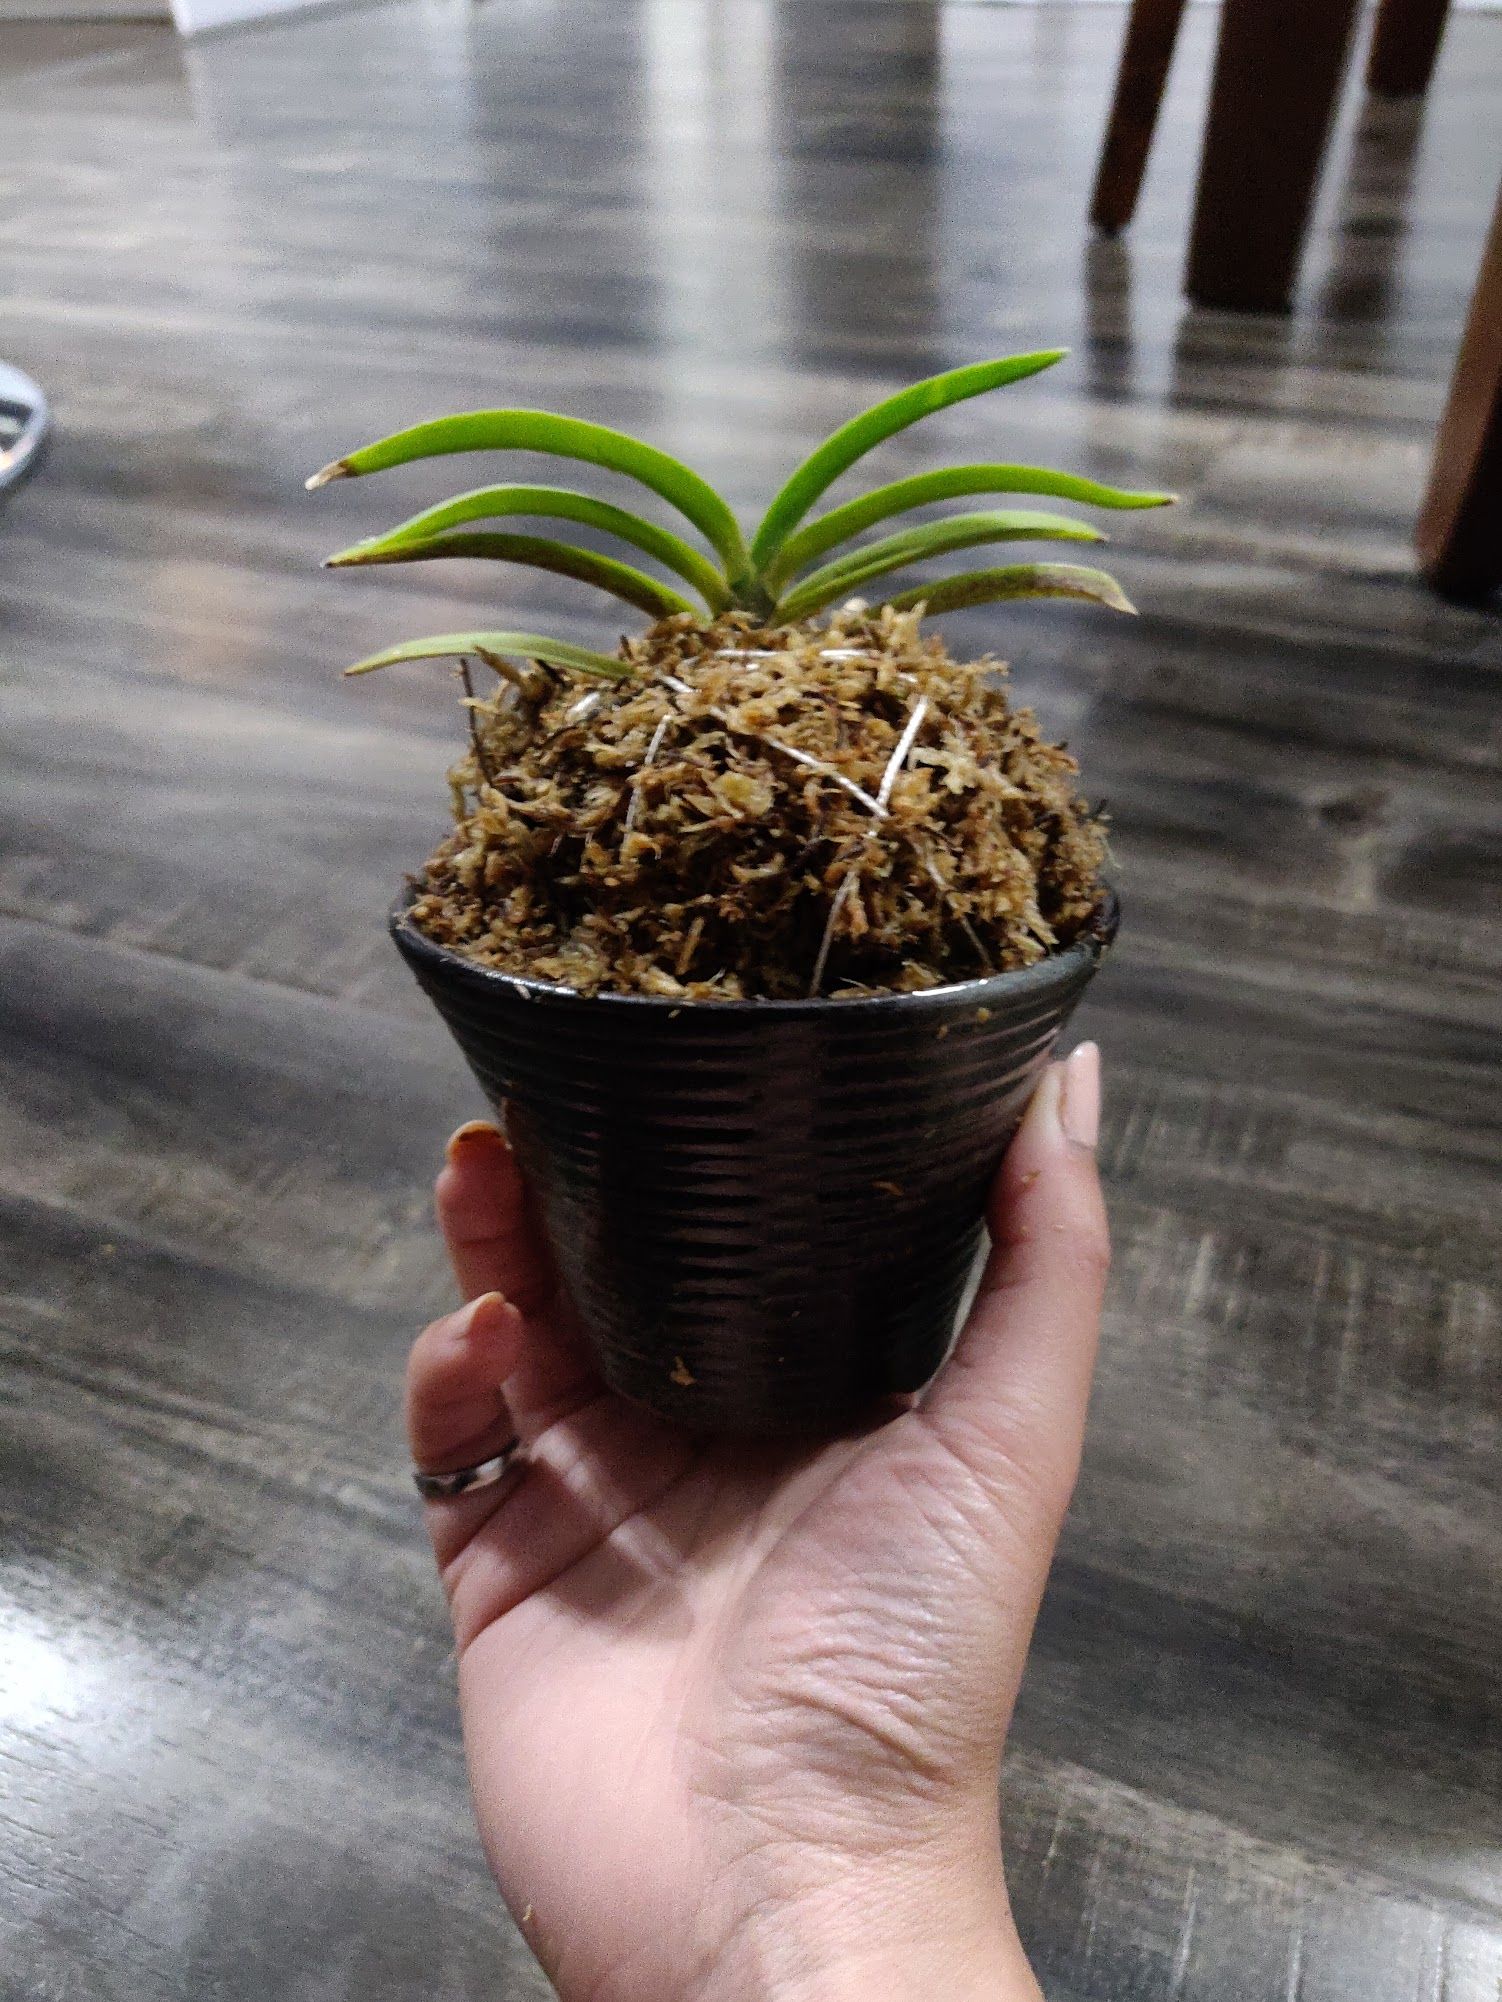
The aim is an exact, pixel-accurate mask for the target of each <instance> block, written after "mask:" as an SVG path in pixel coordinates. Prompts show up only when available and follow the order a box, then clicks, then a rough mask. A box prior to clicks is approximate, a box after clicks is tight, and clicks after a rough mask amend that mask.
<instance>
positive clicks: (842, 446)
mask: <svg viewBox="0 0 1502 2002" xmlns="http://www.w3.org/2000/svg"><path fill="white" fill-rule="evenodd" d="M1067 353H1068V349H1067V348H1046V349H1044V350H1042V351H1041V352H1040V353H1038V354H1027V355H1008V356H1005V357H1003V358H1002V359H1001V360H999V361H979V362H972V363H970V364H969V366H968V367H965V368H954V369H949V370H948V371H947V372H946V373H945V374H943V375H931V376H929V377H928V379H927V380H926V381H924V382H915V383H913V384H912V385H911V387H909V388H907V389H904V390H901V391H899V393H898V394H897V395H896V396H889V397H888V398H887V399H886V400H885V402H882V403H877V404H874V405H873V406H872V407H871V409H869V410H864V411H862V412H861V414H860V416H858V417H852V418H851V420H850V422H849V423H848V424H842V425H841V426H840V428H839V430H838V431H835V432H833V433H832V434H831V435H830V436H829V437H828V438H826V439H825V441H824V443H823V444H822V445H821V446H820V447H819V449H818V450H817V451H816V452H814V453H812V454H811V455H810V456H809V457H808V458H807V459H805V460H804V462H803V464H802V465H801V466H800V467H799V468H798V470H797V471H796V472H795V473H794V474H793V476H792V478H791V479H789V480H788V482H787V484H786V485H785V486H784V487H783V488H782V491H781V492H780V493H779V494H778V495H777V496H776V498H775V499H774V500H773V502H772V505H771V506H770V507H769V508H768V509H767V511H766V514H765V515H764V516H763V517H762V522H761V526H760V528H758V529H757V531H756V537H755V540H754V541H753V542H752V544H751V562H752V566H753V568H754V569H755V571H756V572H757V574H758V575H764V574H765V572H766V570H767V568H768V566H769V565H770V563H771V562H772V559H773V558H774V557H775V556H776V554H777V552H778V550H779V549H780V548H781V547H782V544H783V542H784V541H785V539H786V537H787V535H788V533H789V531H790V530H791V529H793V528H795V527H796V526H797V525H798V523H799V522H800V521H802V519H803V517H804V516H805V515H806V514H807V513H808V511H809V509H810V508H811V507H812V506H813V504H814V502H815V501H816V500H817V499H818V498H819V496H820V494H821V493H823V492H824V490H825V488H826V487H828V486H831V485H832V484H833V483H834V481H835V480H837V479H838V478H839V476H840V474H841V473H843V472H845V471H846V470H847V468H848V467H850V466H853V465H854V464H855V462H856V460H857V459H861V458H864V457H865V455H866V453H867V452H869V451H870V450H871V449H872V447H873V446H875V445H879V444H880V443H881V442H882V440H883V439H884V438H890V437H892V436H893V435H894V434H895V433H896V432H898V431H905V430H906V429H907V427H908V426H909V425H910V424H916V423H917V422H918V420H919V418H921V417H929V416H931V415H932V414H933V412H934V411H936V410H947V409H948V408H949V406H950V405H951V404H952V403H963V402H964V401H965V400H966V398H967V397H971V396H982V395H984V394H985V392H986V391H987V390H988V389H1000V388H1002V387H1003V385H1004V384H1006V383H1009V382H1020V381H1021V380H1022V379H1023V377H1024V376H1029V375H1036V374H1037V373H1038V371H1039V370H1040V369H1045V368H1052V366H1053V364H1054V363H1055V362H1057V361H1062V360H1063V359H1064V356H1065V355H1066V354H1067Z"/></svg>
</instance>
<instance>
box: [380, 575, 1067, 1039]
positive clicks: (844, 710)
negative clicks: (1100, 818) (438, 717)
mask: <svg viewBox="0 0 1502 2002" xmlns="http://www.w3.org/2000/svg"><path fill="white" fill-rule="evenodd" d="M623 651H624V654H625V657H626V658H627V659H628V660H630V662H631V664H632V667H633V669H634V673H633V678H632V679H631V680H630V681H629V682H621V683H616V684H613V685H611V686H609V687H608V688H600V689H596V690H594V691H592V692H590V693H587V694H585V695H583V696H582V697H581V695H580V693H579V690H578V688H577V686H576V685H574V684H571V683H567V682H564V681H562V680H561V679H560V680H559V681H558V682H555V683H552V684H550V685H549V686H548V688H547V690H546V693H545V694H543V695H542V697H541V699H540V700H537V701H529V700H528V699H527V698H526V697H524V696H522V695H520V694H518V693H516V692H514V691H512V692H509V693H508V694H506V695H503V696H502V697H500V698H499V699H498V700H496V701H493V702H478V703H476V705H475V707H474V712H473V713H474V715H475V719H476V744H475V748H474V750H472V751H471V753H470V755H469V756H468V757H467V758H465V759H464V760H463V762H462V763H461V764H460V765H458V766H457V767H456V768H455V771H454V773H453V779H454V784H455V798H456V823H457V824H456V826H455V829H454V832H453V833H452V834H451V835H450V836H449V838H448V839H447V840H446V841H445V842H444V843H443V845H442V846H441V847H440V849H439V850H438V852H437V854H436V855H434V856H433V858H432V860H431V861H430V862H429V863H428V865H427V869H426V871H425V872H424V876H423V879H422V891H421V894H420V895H419V896H418V898H417V900H416V902H415V903H414V904H413V906H412V913H411V914H412V919H413V922H414V923H416V924H417V925H418V926H419V927H420V929H422V930H423V931H425V932H426V933H427V934H428V936H429V937H431V938H432V939H434V940H435V941H437V942H438V943H440V944H443V945H448V946H451V947H453V948H455V949H456V950H458V951H460V952H463V953H465V954H466V955H467V956H469V957H470V958H473V959H477V960H479V961H481V962H482V963H484V964H486V965H489V966H495V967H499V968H502V969H504V970H505V971H507V972H510V973H517V974H523V975H527V976H530V977H533V978H537V979H544V980H552V981H557V982H560V983H562V984H564V985H567V986H569V987H573V988H576V989H578V990H579V991H581V992H583V993H593V992H596V991H598V990H600V989H608V990H613V991H617V992H639V993H646V994H659V995H669V996H679V997H682V998H685V999H689V1000H696V1001H697V1000H714V999H725V1000H728V999H738V998H742V997H747V996H767V997H772V998H775V999H791V998H795V997H799V996H803V995H807V994H810V993H826V992H827V993H830V994H833V995H835V996H837V997H838V996H840V995H851V994H857V993H865V992H869V991H871V990H873V989H883V988H887V989H898V990H912V989H917V988H925V987H936V986H940V985H943V984H946V983H948V982H951V981H957V980H966V979H973V978H975V977H977V976H979V975H983V974H986V973H991V972H998V971H1001V970H1002V969H1004V968H1007V967H1016V966H1025V965H1028V964H1029V963H1030V962H1031V961H1033V960H1036V959H1039V958H1041V957H1042V956H1043V955H1044V954H1045V953H1046V952H1049V951H1051V950H1052V949H1054V948H1055V947H1056V946H1060V945H1065V944H1068V943H1069V942H1070V941H1071V940H1072V939H1073V938H1074V937H1075V936H1076V935H1077V934H1078V932H1079V931H1080V929H1081V927H1082V926H1083V925H1085V924H1086V923H1088V922H1089V920H1090V917H1091V915H1092V913H1093V911H1094V909H1095V906H1096V903H1097V901H1098V898H1099V885H1098V880H1097V875H1098V870H1099V867H1100V863H1101V860H1102V856H1103V852H1104V842H1103V840H1102V836H1101V832H1100V828H1099V826H1098V824H1097V822H1096V821H1095V820H1094V819H1092V818H1091V816H1090V815H1089V813H1088V812H1087V810H1086V809H1085V807H1084V804H1083V802H1082V801H1080V800H1079V799H1078V798H1077V797H1076V793H1075V772H1076V767H1075V763H1074V760H1073V759H1072V758H1071V757H1070V756H1069V755H1068V753H1067V752H1066V751H1064V750H1062V749H1060V748H1058V747H1056V746H1054V745H1052V744H1049V743H1047V742H1045V741H1044V739H1043V738H1042V737H1041V736H1040V735H1039V732H1038V728H1037V725H1036V723H1035V722H1034V720H1033V717H1032V716H1031V714H1030V713H1029V712H1028V711H1026V710H1013V709H1012V708H1011V707H1010V705H1009V704H1008V701H1007V695H1006V686H1005V679H1004V669H1002V668H1001V667H1000V666H999V665H998V664H997V663H996V662H994V661H989V660H985V661H975V662H969V663H965V664H959V663H956V662H955V661H952V660H951V659H950V658H949V655H948V653H947V651H946V649H945V647H944V644H943V642H942V640H940V639H939V638H937V637H936V636H934V635H925V634H923V633H921V632H920V631H919V623H918V617H917V615H916V614H915V613H912V612H895V611H893V610H892V609H891V608H890V607H883V608H882V609H881V610H879V611H876V612H871V613H867V612H865V611H860V610H855V609H850V610H847V611H845V612H843V613H841V614H839V615H838V616H837V617H836V618H835V619H834V620H833V621H831V623H830V624H828V625H827V626H823V627H821V628H820V629H818V630H810V629H808V628H806V627H791V628H781V629H775V628H774V629H771V630H769V629H767V628H765V627H761V626H758V625H757V624H756V622H755V621H754V620H752V619H750V618H749V617H748V616H747V615H746V614H743V613H731V614H728V615H727V616H726V617H724V618H723V619H720V620H718V621H716V622H715V623H714V624H713V625H710V626H708V627H703V626H699V625H697V624H695V623H694V622H693V621H692V620H690V619H689V618H687V617H685V616H683V615H681V614H680V615H678V616H677V617H675V618H672V619H668V620H664V621H662V622H661V623H659V624H658V625H656V626H654V627H652V629H651V630H650V631H649V632H648V633H647V634H645V635H644V636H643V637H642V638H641V639H638V640H634V641H630V642H628V643H627V645H626V647H625V648H624V649H623Z"/></svg>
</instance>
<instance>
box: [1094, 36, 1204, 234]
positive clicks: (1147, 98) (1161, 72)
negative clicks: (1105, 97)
mask: <svg viewBox="0 0 1502 2002" xmlns="http://www.w3.org/2000/svg"><path fill="white" fill-rule="evenodd" d="M1183 18H1184V0H1132V11H1131V15H1130V17H1129V18H1128V20H1127V31H1126V41H1125V42H1124V43H1123V45H1122V50H1121V62H1120V65H1119V66H1118V68H1117V71H1116V95H1115V97H1114V98H1113V99H1112V100H1111V115H1110V117H1109V118H1108V119H1107V121H1106V136H1105V139H1104V141H1103V143H1102V145H1101V149H1100V165H1099V166H1098V167H1097V168H1096V170H1095V193H1094V195H1093V196H1092V198H1091V202H1090V220H1091V222H1093V223H1094V225H1095V227H1096V228H1097V229H1103V230H1105V231H1106V232H1107V233H1108V234H1110V235H1114V234H1115V233H1116V231H1117V230H1119V229H1123V228H1125V226H1126V224H1127V223H1129V222H1130V221H1131V219H1132V215H1133V212H1134V210H1135V209H1136V207H1137V194H1138V191H1139V189H1140V188H1141V186H1142V174H1143V169H1144V168H1145V167H1146V166H1147V155H1148V149H1149V148H1150V147H1151V145H1152V143H1153V129H1154V127H1155V126H1156V125H1157V122H1158V107H1159V106H1160V105H1161V104H1162V102H1163V86H1164V84H1165V83H1166V82H1167V81H1168V66H1169V64H1170V62H1172V60H1173V48H1174V43H1175V42H1176V41H1177V40H1178V36H1179V23H1180V21H1181V20H1182V19H1183Z"/></svg>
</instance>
